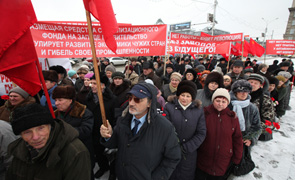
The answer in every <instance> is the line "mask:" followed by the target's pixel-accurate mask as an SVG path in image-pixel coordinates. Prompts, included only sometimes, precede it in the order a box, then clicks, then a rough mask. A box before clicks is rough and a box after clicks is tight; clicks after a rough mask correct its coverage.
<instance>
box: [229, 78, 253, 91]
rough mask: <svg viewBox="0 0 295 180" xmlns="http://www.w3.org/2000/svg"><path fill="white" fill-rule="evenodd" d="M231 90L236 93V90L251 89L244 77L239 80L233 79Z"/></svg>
mask: <svg viewBox="0 0 295 180" xmlns="http://www.w3.org/2000/svg"><path fill="white" fill-rule="evenodd" d="M231 90H232V92H234V93H237V92H249V93H250V92H251V91H252V86H251V84H250V83H249V82H248V81H246V80H245V79H240V80H237V81H235V82H234V83H233V84H232V86H231Z"/></svg>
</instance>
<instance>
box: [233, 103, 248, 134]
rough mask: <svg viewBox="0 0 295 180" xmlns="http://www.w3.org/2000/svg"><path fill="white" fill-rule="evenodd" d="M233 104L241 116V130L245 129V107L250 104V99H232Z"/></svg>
mask: <svg viewBox="0 0 295 180" xmlns="http://www.w3.org/2000/svg"><path fill="white" fill-rule="evenodd" d="M231 103H232V105H233V111H234V112H236V113H237V116H238V118H239V123H240V128H241V131H245V125H246V124H245V117H244V114H243V110H242V109H243V108H244V107H247V106H249V104H250V99H246V100H244V101H238V100H232V101H231Z"/></svg>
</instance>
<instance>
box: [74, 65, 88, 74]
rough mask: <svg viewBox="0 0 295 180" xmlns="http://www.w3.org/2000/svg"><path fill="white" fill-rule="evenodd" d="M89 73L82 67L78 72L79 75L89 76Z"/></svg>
mask: <svg viewBox="0 0 295 180" xmlns="http://www.w3.org/2000/svg"><path fill="white" fill-rule="evenodd" d="M87 73H88V69H86V68H84V67H80V68H79V69H78V71H77V74H87Z"/></svg>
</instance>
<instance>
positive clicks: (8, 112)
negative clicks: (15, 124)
mask: <svg viewBox="0 0 295 180" xmlns="http://www.w3.org/2000/svg"><path fill="white" fill-rule="evenodd" d="M35 102H36V100H35V99H34V98H33V97H31V96H29V97H28V98H26V99H25V100H24V101H23V102H21V103H20V104H18V105H16V106H13V105H11V103H10V101H9V100H7V101H6V102H5V104H4V105H3V106H1V107H0V120H4V121H7V122H10V120H11V118H12V113H13V110H14V109H15V108H17V107H22V106H25V105H28V104H33V103H35Z"/></svg>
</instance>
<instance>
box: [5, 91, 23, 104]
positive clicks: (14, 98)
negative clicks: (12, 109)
mask: <svg viewBox="0 0 295 180" xmlns="http://www.w3.org/2000/svg"><path fill="white" fill-rule="evenodd" d="M24 100H25V99H24V98H23V97H22V96H21V95H19V94H18V93H15V92H11V93H10V94H9V101H10V103H11V105H13V106H15V105H18V104H20V103H21V102H23V101H24Z"/></svg>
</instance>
